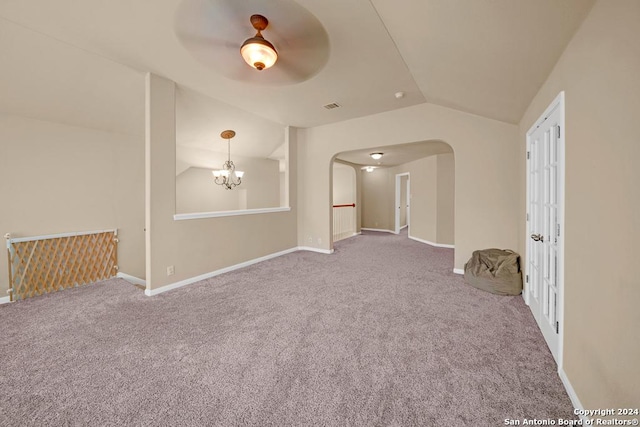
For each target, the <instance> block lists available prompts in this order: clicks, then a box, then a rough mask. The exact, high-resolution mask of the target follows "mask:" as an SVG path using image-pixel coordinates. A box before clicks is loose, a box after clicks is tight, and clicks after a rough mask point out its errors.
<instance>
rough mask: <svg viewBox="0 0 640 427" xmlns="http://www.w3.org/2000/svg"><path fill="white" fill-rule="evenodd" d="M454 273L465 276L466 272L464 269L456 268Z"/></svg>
mask: <svg viewBox="0 0 640 427" xmlns="http://www.w3.org/2000/svg"><path fill="white" fill-rule="evenodd" d="M453 272H454V273H455V274H462V275H464V270H463V269H462V268H454V269H453Z"/></svg>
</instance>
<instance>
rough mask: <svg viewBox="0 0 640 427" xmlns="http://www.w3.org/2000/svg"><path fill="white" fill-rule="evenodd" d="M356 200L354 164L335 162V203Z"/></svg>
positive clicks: (339, 203) (347, 202)
mask: <svg viewBox="0 0 640 427" xmlns="http://www.w3.org/2000/svg"><path fill="white" fill-rule="evenodd" d="M355 202H356V171H355V169H354V168H353V167H352V166H348V165H345V164H341V163H338V162H334V163H333V204H334V205H343V204H349V203H355Z"/></svg>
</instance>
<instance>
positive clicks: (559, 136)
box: [558, 126, 560, 138]
mask: <svg viewBox="0 0 640 427" xmlns="http://www.w3.org/2000/svg"><path fill="white" fill-rule="evenodd" d="M558 138H560V126H558Z"/></svg>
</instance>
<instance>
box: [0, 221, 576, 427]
mask: <svg viewBox="0 0 640 427" xmlns="http://www.w3.org/2000/svg"><path fill="white" fill-rule="evenodd" d="M452 267H453V251H452V250H449V249H435V248H432V247H430V246H427V245H424V244H422V243H417V242H414V241H411V240H408V239H407V238H406V237H402V236H394V235H390V234H383V233H366V234H363V235H361V236H356V237H353V238H350V239H347V240H343V241H341V242H338V243H337V244H336V253H335V254H333V255H322V254H316V253H311V252H296V253H292V254H289V255H285V256H282V257H279V258H276V259H273V260H270V261H266V262H263V263H260V264H256V265H254V266H251V267H248V268H245V269H243V270H238V271H236V272H232V273H228V274H225V275H221V276H218V277H215V278H213V279H209V280H206V281H203V282H201V283H198V284H194V285H191V286H187V287H184V288H181V289H178V290H174V291H171V292H167V293H164V294H160V295H158V296H155V297H146V296H145V295H144V294H143V293H142V292H141V291H140V290H139V289H137V288H136V287H134V286H132V285H130V284H129V283H127V282H125V281H123V280H120V279H113V280H109V281H106V282H102V283H99V284H96V285H92V286H88V287H85V288H80V289H73V290H67V291H63V292H59V293H56V294H53V295H49V296H44V297H39V298H34V299H32V300H27V301H24V302H18V303H14V304H7V305H4V306H0V321H1V322H2V325H3V333H2V340H1V342H0V366H1V367H2V368H1V371H0V390H2V393H1V396H0V425H2V426H44V425H90V426H105V425H136V426H139V425H157V426H183V425H185V426H188V425H220V426H233V425H256V426H258V425H259V426H301V425H322V426H334V425H335V426H382V425H385V426H386V425H390V426H466V425H470V426H498V425H504V420H505V419H506V418H514V419H522V418H537V419H541V418H544V419H546V418H552V419H553V418H555V419H557V418H572V406H571V403H570V400H569V398H568V397H567V394H566V392H565V391H564V388H563V386H562V384H561V382H560V380H559V378H558V375H557V374H556V366H555V364H554V362H553V359H552V357H551V354H550V353H549V351H548V349H547V347H546V345H545V343H544V341H543V338H542V336H541V334H540V332H539V330H538V329H537V327H536V325H535V321H534V319H533V317H532V315H531V313H530V311H529V310H528V308H527V307H526V306H525V304H524V302H523V300H522V298H521V297H500V296H495V295H492V294H488V293H485V292H483V291H480V290H477V289H475V288H472V287H470V286H468V285H466V284H464V281H463V279H462V277H461V276H457V275H454V274H453V273H452V272H451V270H452Z"/></svg>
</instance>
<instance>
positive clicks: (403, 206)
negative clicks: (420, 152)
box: [394, 172, 411, 234]
mask: <svg viewBox="0 0 640 427" xmlns="http://www.w3.org/2000/svg"><path fill="white" fill-rule="evenodd" d="M403 181H404V182H406V186H403V185H402V183H403ZM403 199H404V200H403ZM410 200H411V183H410V178H409V172H405V173H399V174H397V175H396V200H395V207H396V209H395V229H394V232H395V233H396V234H399V233H400V229H402V228H404V225H403V224H402V218H403V215H402V214H403V212H404V214H405V215H404V218H406V225H407V227H409V228H411V222H410V221H411V206H410V205H411V201H410Z"/></svg>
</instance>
